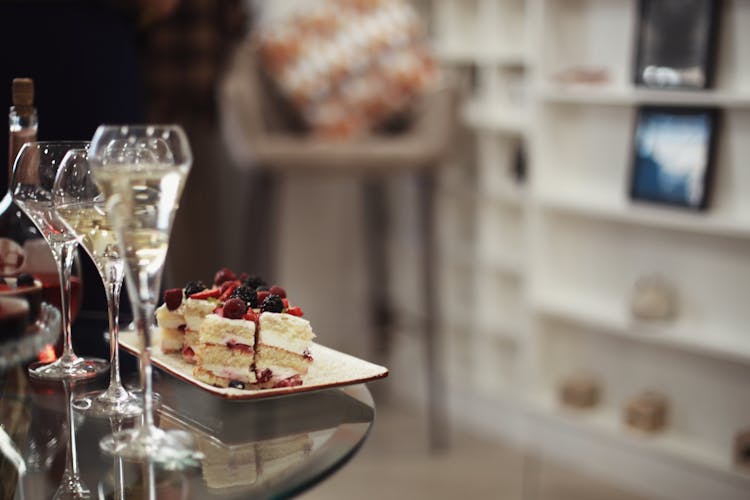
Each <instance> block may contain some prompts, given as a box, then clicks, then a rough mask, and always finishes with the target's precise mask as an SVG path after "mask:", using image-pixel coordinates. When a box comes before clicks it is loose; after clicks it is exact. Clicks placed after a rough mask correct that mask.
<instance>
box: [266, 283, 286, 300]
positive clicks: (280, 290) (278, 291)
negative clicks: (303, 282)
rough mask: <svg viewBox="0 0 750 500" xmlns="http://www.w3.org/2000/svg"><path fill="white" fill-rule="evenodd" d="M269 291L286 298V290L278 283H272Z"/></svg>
mask: <svg viewBox="0 0 750 500" xmlns="http://www.w3.org/2000/svg"><path fill="white" fill-rule="evenodd" d="M268 291H269V292H271V293H272V294H274V295H278V296H279V297H281V298H282V299H285V298H286V290H284V289H283V288H281V287H280V286H279V285H274V286H272V287H271V288H269V289H268Z"/></svg>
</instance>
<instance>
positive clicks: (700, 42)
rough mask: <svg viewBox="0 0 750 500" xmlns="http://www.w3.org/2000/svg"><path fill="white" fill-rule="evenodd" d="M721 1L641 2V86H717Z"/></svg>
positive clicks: (638, 61) (638, 80)
mask: <svg viewBox="0 0 750 500" xmlns="http://www.w3.org/2000/svg"><path fill="white" fill-rule="evenodd" d="M719 2H720V0H639V4H638V31H637V34H636V35H637V36H636V39H637V50H636V64H635V70H634V72H635V74H634V77H635V84H636V85H641V86H645V87H651V88H664V89H694V90H700V89H706V88H710V87H712V86H713V82H714V72H715V71H714V70H715V61H716V48H717V35H718V30H719V7H720V6H719Z"/></svg>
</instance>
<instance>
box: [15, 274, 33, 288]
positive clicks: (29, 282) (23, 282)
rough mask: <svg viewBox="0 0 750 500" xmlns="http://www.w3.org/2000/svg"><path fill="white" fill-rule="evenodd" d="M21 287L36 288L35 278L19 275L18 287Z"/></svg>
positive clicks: (28, 275)
mask: <svg viewBox="0 0 750 500" xmlns="http://www.w3.org/2000/svg"><path fill="white" fill-rule="evenodd" d="M19 286H34V277H33V276H32V275H30V274H29V273H23V274H19V275H18V279H17V280H16V287H19Z"/></svg>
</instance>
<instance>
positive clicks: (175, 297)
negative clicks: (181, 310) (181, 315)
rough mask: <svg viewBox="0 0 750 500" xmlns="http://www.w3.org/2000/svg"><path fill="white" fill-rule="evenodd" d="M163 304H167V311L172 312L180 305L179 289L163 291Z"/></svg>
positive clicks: (180, 292) (180, 295) (180, 294)
mask: <svg viewBox="0 0 750 500" xmlns="http://www.w3.org/2000/svg"><path fill="white" fill-rule="evenodd" d="M164 303H165V304H167V309H169V310H170V311H174V310H175V309H177V308H178V307H180V304H182V289H181V288H170V289H169V290H165V291H164Z"/></svg>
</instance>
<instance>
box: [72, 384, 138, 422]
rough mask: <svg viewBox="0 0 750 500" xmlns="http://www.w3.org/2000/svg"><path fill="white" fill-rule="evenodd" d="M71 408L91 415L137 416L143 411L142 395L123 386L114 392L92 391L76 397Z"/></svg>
mask: <svg viewBox="0 0 750 500" xmlns="http://www.w3.org/2000/svg"><path fill="white" fill-rule="evenodd" d="M73 409H74V410H75V411H77V412H80V413H83V414H84V415H87V416H92V417H123V418H128V417H137V416H138V415H140V414H141V413H143V397H141V396H139V395H137V394H133V393H132V392H128V391H127V390H125V389H124V388H122V389H121V390H120V391H116V392H115V394H110V393H109V391H108V390H106V391H93V392H88V393H86V394H82V395H81V396H80V397H78V398H76V399H75V400H74V401H73Z"/></svg>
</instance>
